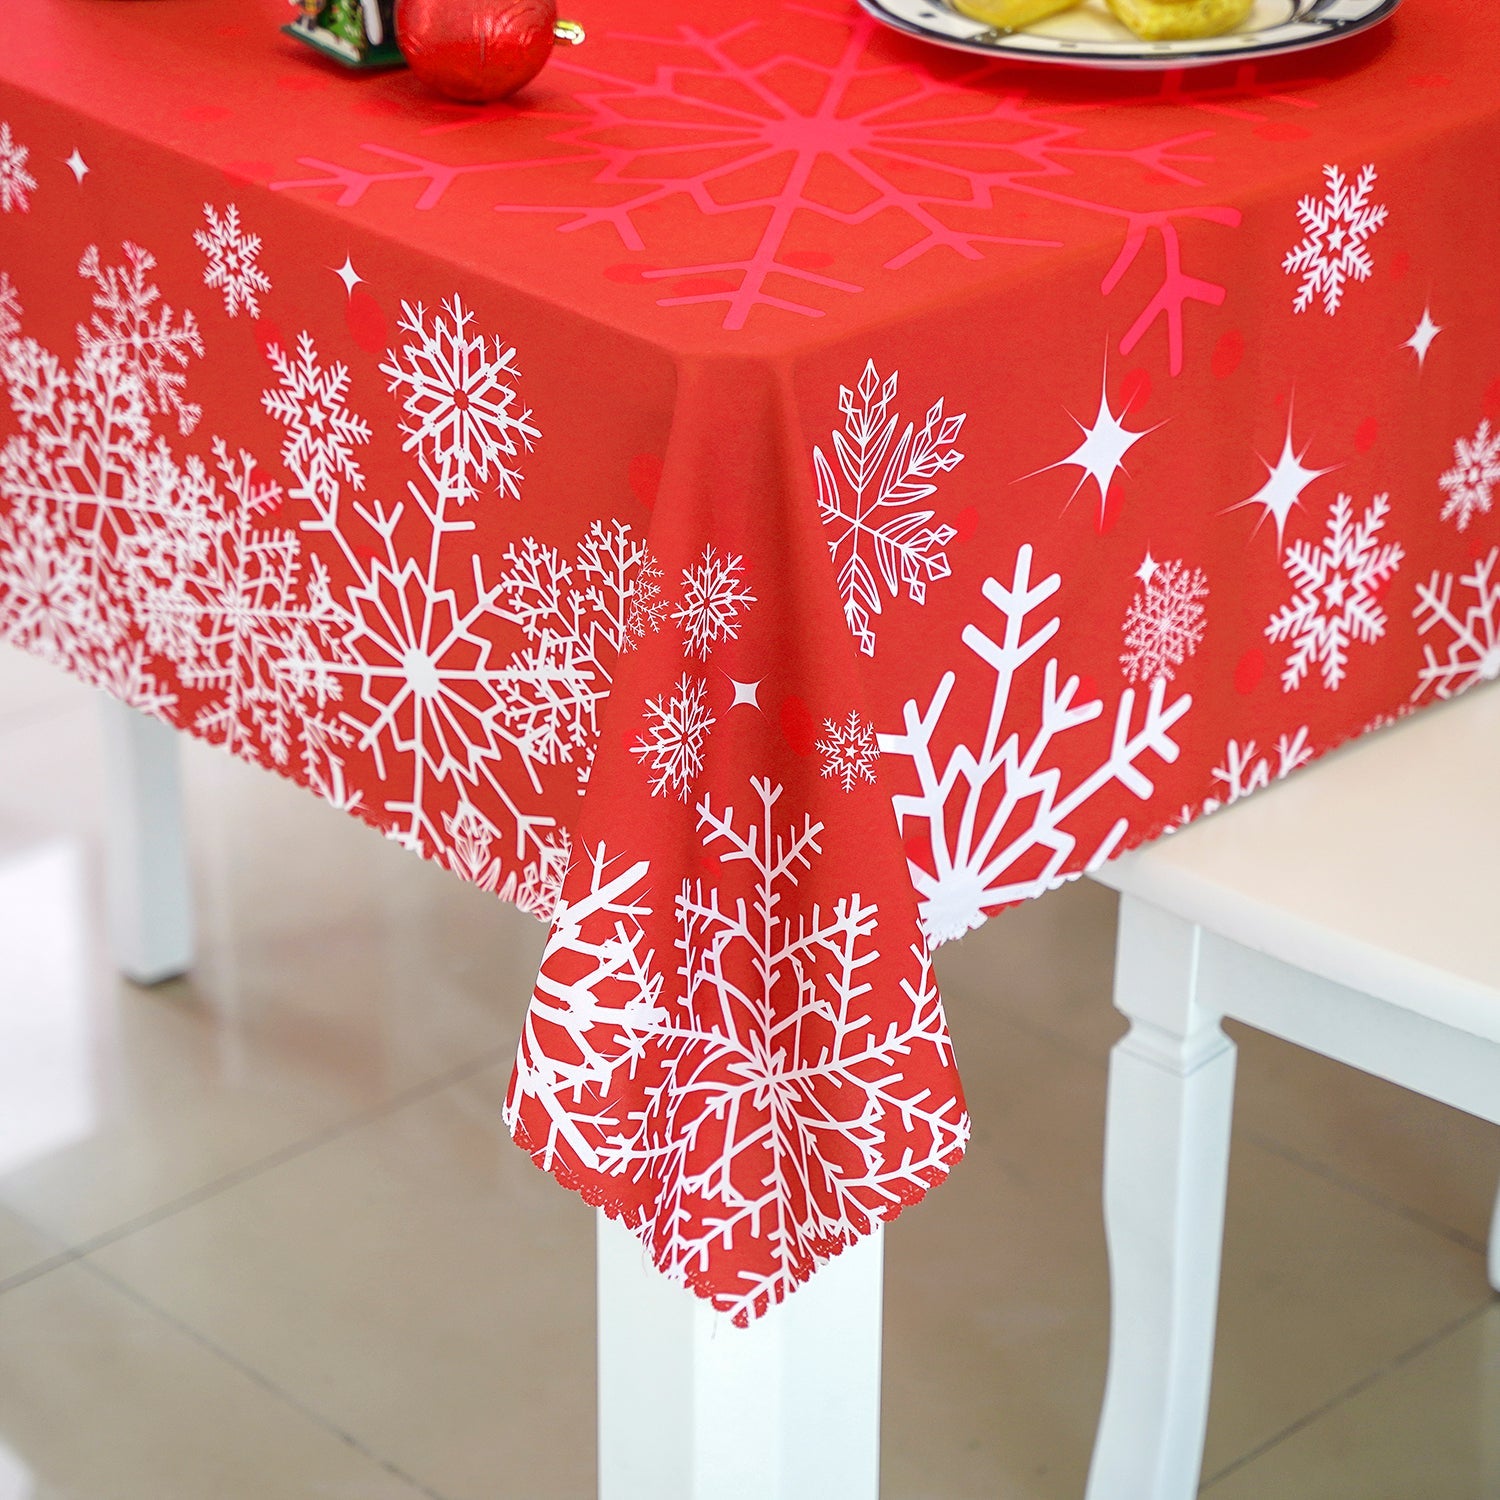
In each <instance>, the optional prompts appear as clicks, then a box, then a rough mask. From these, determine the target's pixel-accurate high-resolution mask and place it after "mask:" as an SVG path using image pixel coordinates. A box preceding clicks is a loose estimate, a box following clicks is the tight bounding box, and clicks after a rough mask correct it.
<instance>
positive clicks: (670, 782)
mask: <svg viewBox="0 0 1500 1500" xmlns="http://www.w3.org/2000/svg"><path fill="white" fill-rule="evenodd" d="M646 721H647V729H646V732H645V734H643V735H642V736H641V737H640V738H639V739H637V740H636V742H635V743H634V744H633V745H632V746H631V747H630V753H631V754H632V755H636V756H639V757H640V759H641V760H642V762H643V763H644V764H645V765H646V767H647V769H648V771H649V772H650V774H651V777H652V780H651V794H652V796H654V797H659V796H661V795H663V794H664V793H667V792H670V793H672V794H673V795H674V796H676V797H680V798H681V799H682V800H683V801H684V802H686V801H687V800H688V798H689V797H690V796H691V795H692V791H693V783H694V782H695V781H696V780H697V779H698V777H699V775H700V774H701V772H702V770H703V752H704V747H705V746H706V745H707V743H708V735H709V731H710V730H711V729H712V728H713V727H714V724H715V722H716V720H715V719H714V716H713V714H712V712H711V711H710V710H709V707H708V686H707V684H706V683H704V682H703V681H702V680H701V679H700V678H697V677H689V676H688V675H687V673H685V672H684V673H683V675H682V678H681V680H680V681H679V682H678V683H677V685H676V686H675V687H674V688H673V689H672V691H671V693H670V694H667V693H663V694H662V695H661V697H659V698H653V699H651V700H650V701H649V702H648V703H647V704H646Z"/></svg>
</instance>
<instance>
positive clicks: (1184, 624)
mask: <svg viewBox="0 0 1500 1500" xmlns="http://www.w3.org/2000/svg"><path fill="white" fill-rule="evenodd" d="M1137 576H1139V577H1141V578H1142V584H1141V587H1140V588H1139V589H1138V590H1137V591H1136V595H1135V598H1134V599H1132V600H1131V602H1130V608H1129V609H1128V610H1127V611H1126V614H1125V626H1124V630H1125V648H1126V649H1125V652H1124V654H1123V655H1122V656H1121V657H1120V665H1121V667H1122V668H1124V671H1125V676H1126V678H1127V680H1129V681H1130V682H1154V681H1155V680H1156V679H1157V678H1158V677H1161V678H1165V679H1166V681H1168V682H1170V681H1171V680H1172V676H1173V674H1174V672H1175V671H1176V669H1177V668H1178V667H1180V666H1181V665H1182V664H1183V662H1185V661H1186V660H1187V659H1188V657H1190V656H1191V655H1192V654H1193V653H1194V652H1195V651H1196V650H1197V649H1198V647H1199V646H1200V645H1201V644H1202V641H1203V613H1204V604H1203V601H1204V600H1205V599H1207V598H1208V580H1207V578H1205V577H1204V575H1203V570H1202V569H1201V568H1193V569H1191V570H1189V569H1188V568H1187V567H1186V565H1185V564H1184V563H1182V562H1181V561H1180V560H1176V561H1172V562H1161V563H1153V562H1152V561H1151V560H1150V559H1149V558H1148V560H1147V562H1146V563H1145V564H1143V565H1142V568H1141V573H1140V574H1139V575H1137Z"/></svg>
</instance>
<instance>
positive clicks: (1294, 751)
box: [1203, 724, 1312, 813]
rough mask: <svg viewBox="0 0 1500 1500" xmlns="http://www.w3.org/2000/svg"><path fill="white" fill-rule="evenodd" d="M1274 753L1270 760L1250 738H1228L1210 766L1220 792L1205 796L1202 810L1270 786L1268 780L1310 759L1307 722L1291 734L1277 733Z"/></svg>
mask: <svg viewBox="0 0 1500 1500" xmlns="http://www.w3.org/2000/svg"><path fill="white" fill-rule="evenodd" d="M1274 757H1275V759H1274V764H1273V760H1272V755H1271V754H1270V753H1268V754H1265V755H1262V754H1261V753H1260V748H1259V746H1258V745H1257V744H1256V742H1255V741H1254V740H1246V741H1245V743H1244V744H1243V745H1242V744H1241V743H1240V742H1239V741H1238V740H1230V741H1229V742H1228V744H1226V745H1225V747H1224V758H1223V764H1221V765H1217V766H1215V767H1214V779H1215V780H1216V781H1218V782H1220V783H1221V784H1222V786H1223V788H1224V791H1223V795H1222V796H1219V797H1210V798H1208V799H1207V800H1206V801H1205V802H1204V804H1203V811H1204V812H1206V813H1210V812H1215V811H1217V810H1218V809H1219V808H1221V807H1230V806H1233V804H1234V803H1236V802H1238V801H1239V800H1240V798H1241V797H1248V796H1249V795H1250V794H1251V792H1258V791H1261V790H1262V789H1263V788H1265V787H1268V786H1270V784H1271V782H1272V780H1276V781H1280V780H1281V778H1282V777H1283V776H1290V775H1291V773H1292V772H1293V771H1295V770H1296V769H1297V768H1298V767H1299V766H1305V765H1306V764H1307V763H1308V761H1310V760H1311V759H1312V746H1311V745H1309V744H1308V729H1307V726H1306V725H1305V724H1304V725H1303V726H1302V727H1301V728H1299V729H1297V730H1295V731H1294V732H1293V733H1291V734H1283V735H1278V736H1277V739H1276V749H1275V752H1274Z"/></svg>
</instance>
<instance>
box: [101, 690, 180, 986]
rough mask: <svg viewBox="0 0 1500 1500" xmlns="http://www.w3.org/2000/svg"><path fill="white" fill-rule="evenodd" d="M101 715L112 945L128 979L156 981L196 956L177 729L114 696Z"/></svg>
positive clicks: (107, 897) (176, 972) (156, 982)
mask: <svg viewBox="0 0 1500 1500" xmlns="http://www.w3.org/2000/svg"><path fill="white" fill-rule="evenodd" d="M102 718H103V721H104V762H105V777H106V786H105V792H106V807H105V846H106V847H105V862H106V899H107V902H108V914H109V935H110V943H111V946H112V948H113V950H114V955H115V962H116V963H117V964H118V965H119V967H120V970H121V972H122V973H123V974H124V975H125V977H126V978H127V979H132V980H134V981H135V982H136V983H137V984H159V983H160V982H161V981H162V980H164V979H173V978H175V977H176V976H177V975H179V974H184V973H186V972H187V970H188V967H189V966H190V964H191V962H192V953H193V920H192V901H191V895H190V891H189V885H188V868H187V849H186V838H185V835H184V828H183V817H182V791H181V785H180V777H179V773H178V746H177V732H176V731H175V730H173V729H170V728H168V726H167V725H165V724H163V723H162V722H161V721H160V720H159V719H153V718H151V717H150V716H149V715H147V714H143V713H141V712H139V710H137V709H133V708H128V707H126V705H125V704H123V703H121V702H119V701H118V700H116V699H114V698H106V699H105V700H104V703H103V709H102Z"/></svg>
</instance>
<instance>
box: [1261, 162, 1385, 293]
mask: <svg viewBox="0 0 1500 1500" xmlns="http://www.w3.org/2000/svg"><path fill="white" fill-rule="evenodd" d="M1376 175H1377V174H1376V171H1375V168H1374V167H1373V166H1365V167H1362V168H1361V169H1360V173H1359V176H1358V177H1357V178H1356V179H1355V180H1354V182H1353V184H1352V185H1351V184H1350V182H1349V180H1348V178H1347V177H1345V175H1344V173H1343V171H1342V169H1341V168H1339V167H1335V166H1326V167H1324V168H1323V176H1324V177H1325V178H1326V179H1327V182H1328V186H1327V189H1326V191H1325V192H1324V194H1323V196H1322V197H1321V198H1315V197H1313V196H1312V194H1310V193H1309V194H1308V195H1307V196H1306V197H1304V198H1302V199H1301V200H1300V201H1299V202H1298V204H1297V217H1298V218H1299V219H1300V220H1301V221H1302V227H1303V230H1304V231H1305V233H1304V235H1303V238H1302V242H1301V244H1299V245H1298V246H1297V247H1296V249H1295V250H1291V251H1288V253H1287V257H1286V259H1285V260H1284V261H1282V263H1281V269H1282V270H1283V271H1285V272H1286V273H1287V274H1288V275H1292V276H1295V275H1300V276H1301V277H1302V281H1301V284H1300V285H1299V286H1298V288H1297V295H1296V297H1295V298H1294V299H1293V302H1292V306H1293V308H1294V309H1295V310H1296V311H1297V312H1299V313H1300V312H1306V311H1307V309H1308V308H1309V307H1311V306H1312V302H1313V298H1314V297H1317V296H1318V295H1320V294H1321V296H1322V298H1323V311H1324V312H1325V313H1328V314H1329V315H1330V316H1331V315H1332V314H1334V313H1336V312H1337V311H1338V310H1339V305H1340V303H1341V302H1342V301H1343V298H1344V289H1345V287H1346V286H1347V285H1348V283H1349V282H1350V281H1368V280H1369V279H1370V273H1371V271H1373V270H1374V268H1375V263H1374V261H1373V260H1372V259H1371V258H1370V249H1369V244H1368V241H1369V239H1370V236H1371V235H1373V234H1374V233H1375V231H1376V230H1377V229H1379V228H1380V226H1381V225H1382V224H1384V223H1385V221H1386V216H1387V212H1388V210H1387V209H1386V207H1385V205H1384V204H1383V203H1371V202H1370V189H1371V188H1373V187H1374V186H1375V178H1376Z"/></svg>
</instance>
